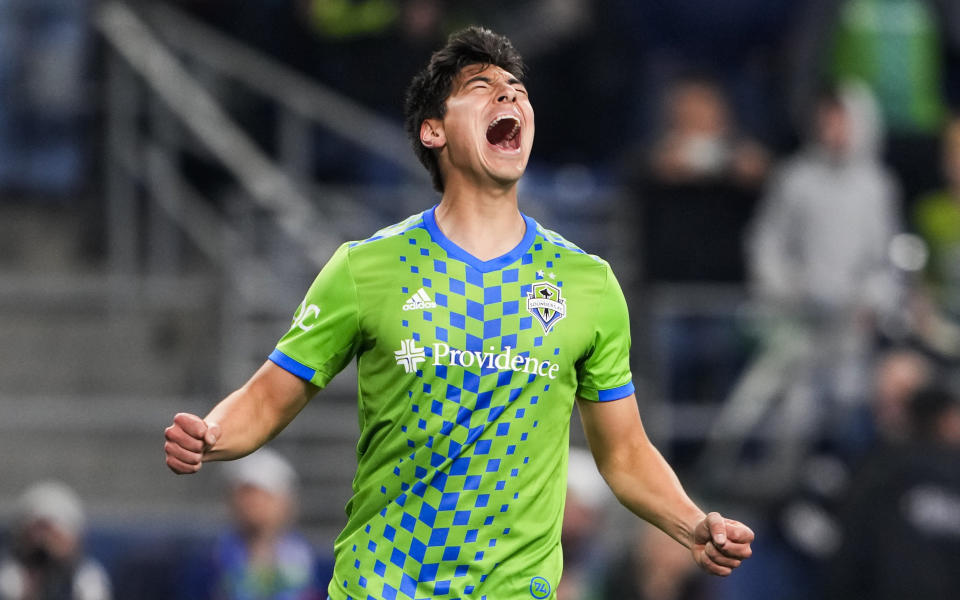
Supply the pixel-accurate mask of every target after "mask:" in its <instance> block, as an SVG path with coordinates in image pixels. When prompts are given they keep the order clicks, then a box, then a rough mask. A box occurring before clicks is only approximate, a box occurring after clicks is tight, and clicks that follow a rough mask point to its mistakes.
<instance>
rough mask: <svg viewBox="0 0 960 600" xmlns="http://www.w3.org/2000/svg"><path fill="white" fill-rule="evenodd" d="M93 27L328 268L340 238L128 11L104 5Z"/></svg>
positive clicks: (114, 4)
mask: <svg viewBox="0 0 960 600" xmlns="http://www.w3.org/2000/svg"><path fill="white" fill-rule="evenodd" d="M95 23H96V25H97V27H98V28H99V30H100V31H101V33H102V34H103V36H104V37H105V38H106V39H107V40H108V41H109V42H110V43H111V44H112V46H113V47H114V48H115V49H116V51H117V52H118V53H119V54H120V55H121V56H122V57H123V58H124V59H125V60H126V61H127V62H128V63H129V64H130V65H131V66H133V67H134V69H135V70H136V72H137V73H138V74H140V75H141V76H142V77H143V79H144V80H145V82H146V83H147V85H149V86H150V88H151V89H152V90H153V91H154V92H155V93H156V94H157V95H158V96H159V97H160V98H162V99H163V101H164V102H165V103H166V104H167V106H168V107H169V108H170V109H171V110H172V111H173V112H174V113H175V114H176V115H177V116H178V118H179V119H180V120H181V121H182V122H183V123H184V125H185V126H186V127H187V128H188V129H189V130H190V131H191V133H193V134H194V135H195V136H196V137H197V139H198V140H199V141H200V142H201V143H202V144H203V145H204V146H205V147H206V148H207V149H208V150H209V151H210V152H211V153H212V154H213V155H215V156H216V157H217V159H218V160H219V161H220V162H221V164H223V165H224V166H225V167H226V168H227V169H228V170H229V171H230V173H231V175H233V177H235V178H236V180H237V181H238V182H239V183H240V185H241V186H242V187H243V188H244V190H245V191H246V192H247V193H248V194H249V195H250V196H251V197H252V198H253V199H254V201H255V202H256V203H257V204H258V205H260V206H261V207H262V208H264V209H266V210H267V211H268V212H269V213H271V214H273V215H274V217H275V219H276V221H277V224H278V225H279V226H280V228H281V229H282V230H284V231H285V232H286V233H287V234H288V235H289V236H290V238H291V239H293V240H294V241H296V242H298V243H299V244H300V245H301V246H302V248H303V250H304V252H305V253H306V254H307V256H308V257H310V258H311V260H312V261H314V262H315V263H316V264H318V265H322V264H324V263H325V262H326V260H327V259H328V258H329V257H330V255H331V254H332V253H333V250H334V249H335V247H336V243H337V242H336V240H337V236H336V234H335V232H334V231H333V230H332V229H330V228H329V227H326V226H324V224H323V221H322V220H321V219H320V218H319V214H318V213H317V211H316V209H315V208H314V207H313V204H312V203H311V201H310V200H309V199H308V198H307V197H306V195H304V194H303V193H302V192H301V191H300V186H299V185H298V183H297V182H295V181H293V180H292V179H291V177H290V176H289V175H287V174H286V173H285V172H284V171H283V170H282V169H280V168H279V167H277V166H276V165H275V164H274V163H273V161H271V160H270V158H269V157H268V156H267V155H266V154H265V153H264V152H263V151H262V150H260V148H259V147H258V146H257V145H256V143H254V142H253V140H252V139H251V138H250V136H248V135H247V134H246V133H245V132H244V131H243V129H242V128H241V127H240V126H239V125H237V124H236V123H235V122H234V121H233V120H232V119H231V118H230V117H229V116H228V115H227V114H226V112H225V111H224V110H223V108H221V106H220V105H219V104H218V103H217V102H216V100H214V98H213V97H212V96H211V95H210V94H209V93H208V92H207V91H206V90H205V89H204V88H203V87H202V86H201V85H200V84H199V83H197V82H196V80H195V79H194V78H193V77H191V76H190V74H189V73H187V71H186V69H184V67H183V66H182V65H181V64H180V62H179V61H178V60H177V59H176V57H175V56H174V55H173V54H172V53H171V52H170V51H169V50H168V49H167V48H166V46H164V45H163V44H162V43H160V41H159V40H158V39H157V37H156V36H155V35H154V33H153V32H152V31H151V30H150V29H149V28H148V27H147V26H146V24H145V23H144V22H143V21H142V20H141V19H140V18H139V17H138V16H137V15H136V14H135V13H134V12H133V11H132V10H131V9H130V8H129V7H128V6H126V5H125V4H124V3H122V2H107V3H104V4H103V5H102V6H101V7H100V10H99V11H98V14H97V15H96V18H95Z"/></svg>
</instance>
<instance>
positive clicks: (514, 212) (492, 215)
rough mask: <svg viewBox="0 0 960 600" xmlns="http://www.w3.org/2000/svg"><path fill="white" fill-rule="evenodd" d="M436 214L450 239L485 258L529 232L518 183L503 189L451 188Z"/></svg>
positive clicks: (499, 253)
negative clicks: (464, 189)
mask: <svg viewBox="0 0 960 600" xmlns="http://www.w3.org/2000/svg"><path fill="white" fill-rule="evenodd" d="M435 215H436V219H437V226H438V227H439V228H440V230H441V231H443V234H444V235H446V236H447V238H449V239H450V241H452V242H453V243H454V244H456V245H458V246H460V247H461V248H463V249H464V250H466V251H467V252H469V253H470V254H471V255H473V256H475V257H476V258H477V259H479V260H483V261H486V260H491V259H494V258H497V257H498V256H502V255H504V254H506V253H507V252H509V251H511V250H513V249H514V248H515V247H516V246H517V244H519V243H520V241H521V240H523V236H524V234H525V233H526V222H525V221H524V220H523V216H522V215H521V214H520V209H519V207H518V206H517V188H516V185H513V186H511V187H510V189H509V190H504V191H503V193H486V192H478V191H477V190H473V191H472V193H463V191H462V190H460V191H458V190H456V189H453V190H452V189H450V188H447V190H446V191H445V192H444V194H443V198H441V200H440V204H439V206H437V210H436V213H435Z"/></svg>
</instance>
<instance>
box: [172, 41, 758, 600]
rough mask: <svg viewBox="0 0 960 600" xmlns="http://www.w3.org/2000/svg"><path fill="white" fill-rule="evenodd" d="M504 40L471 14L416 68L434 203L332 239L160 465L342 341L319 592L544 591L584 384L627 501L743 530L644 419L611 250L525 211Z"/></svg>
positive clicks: (266, 419)
mask: <svg viewBox="0 0 960 600" xmlns="http://www.w3.org/2000/svg"><path fill="white" fill-rule="evenodd" d="M523 71H524V67H523V63H522V61H521V58H520V57H519V55H518V54H517V53H516V51H515V50H514V48H513V47H512V45H511V44H510V42H509V41H508V40H507V39H506V38H504V37H502V36H499V35H497V34H494V33H492V32H490V31H488V30H485V29H481V28H476V27H471V28H468V29H466V30H464V31H461V32H459V33H456V34H454V35H452V36H451V37H450V39H449V40H448V42H447V45H446V46H445V47H444V48H442V49H441V50H439V51H438V52H436V53H435V54H434V55H433V57H432V58H431V60H430V62H429V64H428V65H427V67H426V68H425V69H424V70H423V71H422V72H420V73H419V74H418V75H416V76H415V77H414V79H413V81H412V83H411V85H410V88H409V90H408V93H407V99H406V127H407V131H408V133H409V134H410V136H411V139H412V141H413V143H414V147H415V149H416V152H417V155H418V157H419V158H420V160H421V161H422V162H423V164H424V165H425V166H426V168H427V169H428V170H429V171H430V174H431V175H432V177H433V182H434V185H435V187H436V188H437V189H438V191H440V192H441V194H442V197H441V200H440V203H439V204H438V205H437V206H435V207H433V208H430V209H428V210H425V211H424V212H422V213H420V214H417V215H414V216H412V217H410V218H408V219H407V220H405V221H403V222H401V223H398V224H396V225H393V226H391V227H388V228H386V229H383V230H381V231H379V232H377V233H376V234H375V235H373V236H372V237H370V238H369V239H366V240H363V241H358V242H350V243H347V244H344V245H343V246H341V247H340V248H339V249H338V250H337V251H336V253H335V254H334V255H333V257H332V258H331V259H330V261H329V262H328V263H327V265H326V266H325V267H324V268H323V270H322V271H321V272H320V274H319V275H318V276H317V278H316V280H315V281H314V283H313V285H312V286H311V287H310V289H309V290H308V291H307V294H306V297H305V298H304V300H303V302H302V303H301V305H300V307H299V309H298V310H297V311H296V313H295V315H294V317H293V323H292V325H291V327H290V329H289V331H288V332H287V333H286V334H285V335H284V336H283V337H282V339H280V341H279V343H278V344H277V346H276V349H275V350H274V351H273V353H272V354H271V355H270V357H269V360H267V361H266V362H265V364H264V365H263V366H262V367H261V368H260V369H259V370H258V371H257V372H256V373H255V374H254V375H253V377H252V378H251V379H250V380H249V381H248V382H247V383H246V384H245V385H244V386H243V387H241V388H240V389H239V390H237V391H235V392H233V393H232V394H230V395H229V396H227V397H226V398H225V399H224V400H223V401H221V402H220V403H219V404H218V405H217V406H216V407H214V408H213V410H212V411H211V412H210V413H209V414H208V415H207V416H206V417H205V418H203V419H201V418H200V417H198V416H195V415H189V414H185V413H181V414H178V415H176V416H175V417H174V421H173V425H171V426H170V427H168V428H167V430H166V445H165V450H166V456H167V465H168V466H169V467H170V468H171V469H172V470H173V471H174V472H176V473H193V472H195V471H197V470H198V469H200V467H201V465H202V464H203V462H205V461H210V460H226V459H233V458H237V457H239V456H243V455H245V454H248V453H249V452H252V451H253V450H254V449H256V448H258V447H259V446H261V445H262V444H264V443H265V442H267V441H268V440H270V439H271V438H273V437H274V436H275V435H277V433H279V432H280V430H282V429H283V428H284V426H285V425H287V424H288V423H289V422H290V421H291V420H292V419H293V418H294V417H295V415H296V414H297V413H298V412H299V411H300V410H301V409H303V408H304V406H306V404H307V402H308V401H309V400H310V399H311V398H312V397H313V396H314V394H315V393H316V392H317V391H318V390H319V389H320V388H323V387H324V386H325V385H326V384H327V383H328V382H329V381H330V379H331V378H332V377H333V376H334V375H335V374H336V373H337V372H338V371H340V370H341V369H342V368H343V367H344V366H345V365H346V364H347V363H348V362H349V361H351V360H353V359H354V357H355V358H356V360H357V366H358V371H359V392H358V394H359V398H358V403H359V414H360V426H361V431H360V440H359V443H358V445H357V472H356V477H355V478H354V482H353V490H354V493H353V497H352V499H351V500H350V502H349V504H348V505H347V512H348V521H347V524H346V526H345V528H344V530H343V532H342V533H341V534H340V536H339V537H338V539H337V541H336V543H335V547H334V552H335V556H336V566H335V569H334V579H333V580H332V581H331V583H330V586H329V590H328V593H329V596H330V598H331V600H346V599H348V598H352V599H363V600H367V599H369V598H374V599H387V600H393V599H395V598H401V599H408V598H410V599H412V598H417V599H419V598H449V599H452V598H474V599H479V600H484V599H485V600H512V599H529V598H535V599H538V600H542V599H544V598H554V597H555V594H556V592H555V590H556V586H557V580H558V578H559V576H560V572H561V560H562V559H561V548H560V528H561V516H562V513H563V504H564V493H565V488H566V486H565V483H566V472H567V465H566V463H567V455H568V440H569V427H570V416H571V411H572V409H573V405H574V399H575V398H576V399H577V406H578V408H579V410H580V413H581V416H582V421H583V424H584V428H585V430H586V435H587V438H588V441H589V444H590V447H591V450H592V452H593V455H594V457H595V459H596V462H597V465H598V467H599V470H600V472H601V473H602V474H603V476H604V478H605V479H606V481H607V482H608V483H609V485H610V487H611V489H612V490H613V492H614V493H615V494H616V495H617V497H618V499H619V500H620V501H621V502H622V503H623V504H624V505H625V506H626V507H627V508H629V509H630V510H631V511H633V512H634V513H636V514H637V515H638V516H640V517H642V518H644V519H646V520H648V521H650V522H652V523H653V524H655V525H656V526H657V527H659V528H661V529H663V530H664V531H665V532H667V533H668V534H669V535H670V536H672V537H673V538H674V539H676V540H677V541H678V542H680V543H681V544H683V545H684V546H686V547H687V548H689V550H690V552H691V554H692V556H693V560H694V561H696V563H697V564H699V565H700V566H701V567H703V568H704V569H706V570H707V571H709V572H711V573H715V574H717V575H727V574H729V573H730V572H731V571H732V570H733V569H735V568H736V567H737V566H739V565H740V563H741V561H742V560H743V559H745V558H747V557H748V556H749V555H750V552H751V550H750V543H751V541H752V540H753V532H751V531H750V529H749V528H748V527H746V526H745V525H743V524H741V523H739V522H737V521H733V520H730V519H725V518H723V517H721V516H720V515H719V514H717V513H710V514H704V512H703V511H701V510H700V509H699V508H698V507H697V506H696V505H695V504H694V503H693V502H692V501H691V500H690V499H689V498H688V497H687V495H686V494H685V493H684V491H683V488H682V487H681V485H680V483H679V481H678V480H677V477H676V476H675V474H674V472H673V471H672V469H671V468H670V467H669V466H668V464H667V463H666V461H665V460H664V459H663V458H662V457H661V455H660V454H659V453H658V452H657V450H656V449H655V448H654V447H653V446H652V445H651V443H650V441H649V440H648V438H647V436H646V434H645V433H644V430H643V426H642V424H641V420H640V415H639V411H638V408H637V402H636V398H635V396H634V387H633V383H632V381H631V373H630V368H629V364H628V363H629V361H628V355H629V346H630V338H629V323H628V317H627V307H626V302H625V301H624V297H623V293H622V292H621V290H620V287H619V285H618V283H617V281H616V279H615V278H614V275H613V273H612V272H611V269H610V267H609V265H608V264H607V263H606V262H604V261H603V260H600V259H599V258H597V257H594V256H591V255H588V254H586V253H584V252H583V251H582V250H580V249H579V248H577V247H576V246H574V245H573V244H571V243H570V242H568V241H566V240H565V239H564V238H562V237H560V236H559V235H557V234H556V233H554V232H552V231H549V230H547V229H544V228H543V227H541V226H540V225H539V224H538V223H537V222H535V221H534V220H533V219H531V218H530V217H527V216H525V215H523V214H522V213H521V212H520V210H519V208H518V204H517V183H518V180H519V179H520V176H521V175H522V174H523V172H524V169H525V168H526V166H527V160H528V159H529V156H530V150H531V146H532V144H533V137H534V115H533V108H532V107H531V104H530V99H529V97H528V95H527V90H526V88H525V87H524V85H523V83H522V81H521V78H522V76H523Z"/></svg>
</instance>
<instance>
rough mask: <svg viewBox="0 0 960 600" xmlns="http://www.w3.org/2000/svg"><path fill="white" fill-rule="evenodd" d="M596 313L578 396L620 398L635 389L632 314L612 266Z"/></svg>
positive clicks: (580, 371) (579, 377)
mask: <svg viewBox="0 0 960 600" xmlns="http://www.w3.org/2000/svg"><path fill="white" fill-rule="evenodd" d="M596 315H597V318H596V322H595V325H594V331H593V338H592V344H591V347H590V348H589V350H588V353H587V355H586V356H585V358H584V359H583V360H582V361H581V362H580V364H579V365H578V369H577V396H578V397H580V398H583V399H584V400H591V401H593V402H606V401H610V400H619V399H620V398H625V397H627V396H629V395H630V394H632V393H633V392H634V387H633V375H632V374H631V372H630V316H629V313H628V311H627V301H626V299H625V298H624V297H623V290H621V289H620V284H619V283H618V282H617V279H616V277H615V276H614V275H613V271H612V270H611V269H610V267H609V266H607V270H606V281H605V282H604V286H603V292H602V293H601V295H600V298H599V299H598V302H597V311H596Z"/></svg>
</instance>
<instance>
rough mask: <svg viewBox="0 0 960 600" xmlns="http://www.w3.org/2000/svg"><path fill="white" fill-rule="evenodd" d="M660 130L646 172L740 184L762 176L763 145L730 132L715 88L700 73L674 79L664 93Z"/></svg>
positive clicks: (764, 167) (682, 179)
mask: <svg viewBox="0 0 960 600" xmlns="http://www.w3.org/2000/svg"><path fill="white" fill-rule="evenodd" d="M664 104H665V107H666V116H665V123H664V131H663V132H662V134H661V136H660V139H659V140H658V141H657V142H656V145H655V147H654V151H653V156H652V159H651V165H652V175H653V177H654V178H655V179H658V180H661V181H664V182H674V183H682V182H687V181H695V180H698V179H713V178H717V179H730V180H732V181H734V182H736V183H740V184H744V185H756V184H758V183H759V182H760V181H762V180H763V177H764V175H765V174H766V171H767V166H768V163H769V158H768V156H767V152H766V151H765V150H764V148H763V147H762V146H761V145H760V144H758V143H757V142H755V141H753V140H750V139H749V138H747V137H745V136H743V135H742V134H741V133H740V132H738V131H736V126H735V123H734V120H733V118H732V116H731V114H730V107H729V106H728V104H727V100H726V98H725V96H724V94H723V91H722V90H721V88H720V87H719V86H718V85H716V84H715V83H713V82H712V81H710V80H709V79H706V78H698V77H688V78H685V79H681V80H679V81H677V82H676V83H675V84H674V85H673V86H672V87H671V88H670V89H669V90H668V91H667V93H666V98H665V101H664Z"/></svg>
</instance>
